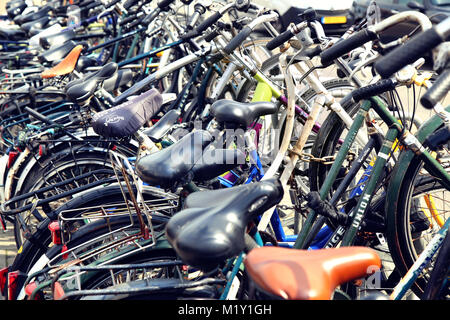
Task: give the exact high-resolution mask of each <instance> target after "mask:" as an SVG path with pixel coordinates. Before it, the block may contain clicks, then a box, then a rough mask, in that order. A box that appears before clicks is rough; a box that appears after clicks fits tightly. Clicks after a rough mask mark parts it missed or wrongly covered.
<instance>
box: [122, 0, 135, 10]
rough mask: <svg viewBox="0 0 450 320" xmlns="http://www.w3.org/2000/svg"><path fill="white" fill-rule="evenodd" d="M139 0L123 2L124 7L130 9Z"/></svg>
mask: <svg viewBox="0 0 450 320" xmlns="http://www.w3.org/2000/svg"><path fill="white" fill-rule="evenodd" d="M138 2H139V0H127V1H125V3H124V4H123V7H124V8H125V10H128V9H130V8H131V7H132V6H134V5H135V4H136V3H138Z"/></svg>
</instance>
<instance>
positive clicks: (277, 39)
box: [266, 29, 294, 50]
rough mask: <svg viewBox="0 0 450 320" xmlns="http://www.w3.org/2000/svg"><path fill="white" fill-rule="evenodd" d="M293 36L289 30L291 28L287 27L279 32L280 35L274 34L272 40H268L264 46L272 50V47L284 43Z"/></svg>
mask: <svg viewBox="0 0 450 320" xmlns="http://www.w3.org/2000/svg"><path fill="white" fill-rule="evenodd" d="M293 36H294V33H293V32H292V31H291V29H287V30H286V31H285V32H283V33H282V34H280V35H278V36H276V37H275V38H273V39H272V40H270V41H269V42H268V43H267V44H266V48H267V49H269V50H273V49H275V48H277V47H279V46H281V45H282V44H283V43H285V42H286V41H288V40H289V39H291V38H292V37H293Z"/></svg>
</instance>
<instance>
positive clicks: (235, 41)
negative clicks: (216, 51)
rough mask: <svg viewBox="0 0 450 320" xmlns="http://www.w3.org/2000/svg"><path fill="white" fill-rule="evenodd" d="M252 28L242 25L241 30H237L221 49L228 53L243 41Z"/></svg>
mask: <svg viewBox="0 0 450 320" xmlns="http://www.w3.org/2000/svg"><path fill="white" fill-rule="evenodd" d="M252 31H253V30H252V28H250V27H249V26H246V27H244V28H243V29H242V30H241V32H239V33H238V34H237V35H236V36H235V37H234V38H233V39H231V41H230V43H228V44H227V45H226V47H225V48H224V49H223V51H224V52H225V53H226V54H230V53H232V52H233V51H234V49H236V48H237V47H239V46H240V45H241V43H242V42H244V40H245V39H247V38H248V36H249V35H250V33H252Z"/></svg>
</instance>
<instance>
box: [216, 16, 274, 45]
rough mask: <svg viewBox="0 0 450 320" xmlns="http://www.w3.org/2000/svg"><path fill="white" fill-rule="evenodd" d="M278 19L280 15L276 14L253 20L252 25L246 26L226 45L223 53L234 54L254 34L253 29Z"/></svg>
mask: <svg viewBox="0 0 450 320" xmlns="http://www.w3.org/2000/svg"><path fill="white" fill-rule="evenodd" d="M276 19H278V14H277V13H276V12H273V13H270V14H264V15H262V16H259V17H258V18H256V19H255V20H253V21H252V22H251V23H249V24H248V25H247V26H245V27H244V28H243V29H242V30H241V32H239V33H238V34H237V35H236V36H235V37H234V38H233V39H231V41H230V42H229V43H228V44H227V45H226V47H225V48H224V49H223V51H224V52H225V53H226V54H230V53H231V52H233V51H234V50H235V49H236V48H237V47H239V46H240V45H241V43H242V42H244V40H245V39H247V38H248V36H249V35H250V33H252V31H253V29H254V28H255V27H256V26H257V25H259V24H261V23H264V22H270V21H274V20H276Z"/></svg>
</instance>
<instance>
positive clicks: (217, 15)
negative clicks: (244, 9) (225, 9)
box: [196, 11, 222, 34]
mask: <svg viewBox="0 0 450 320" xmlns="http://www.w3.org/2000/svg"><path fill="white" fill-rule="evenodd" d="M221 16H222V14H221V13H220V12H219V11H216V12H214V13H213V14H212V15H210V16H209V17H208V18H206V19H205V20H204V21H203V22H202V23H200V24H199V25H198V26H197V28H196V30H197V32H198V33H199V34H200V33H202V32H203V31H205V30H206V29H208V28H209V27H210V26H212V25H213V24H214V23H216V22H217V21H218V20H219V19H220V17H221Z"/></svg>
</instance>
